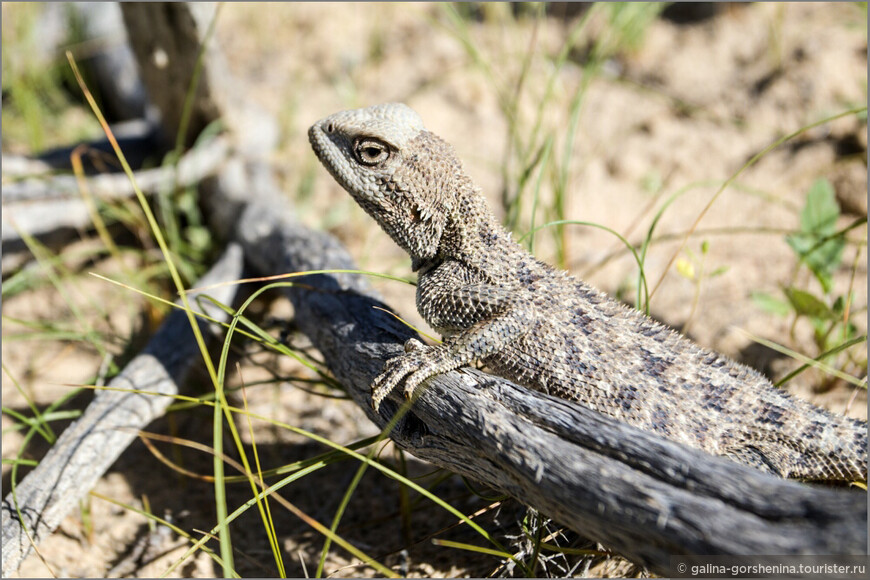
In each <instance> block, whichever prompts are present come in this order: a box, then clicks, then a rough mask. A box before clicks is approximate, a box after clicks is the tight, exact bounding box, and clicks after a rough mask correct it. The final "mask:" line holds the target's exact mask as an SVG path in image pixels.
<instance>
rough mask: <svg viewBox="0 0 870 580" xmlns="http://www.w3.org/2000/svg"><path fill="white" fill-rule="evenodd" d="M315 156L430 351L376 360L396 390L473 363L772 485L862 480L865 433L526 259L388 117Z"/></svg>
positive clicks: (430, 137) (335, 121)
mask: <svg viewBox="0 0 870 580" xmlns="http://www.w3.org/2000/svg"><path fill="white" fill-rule="evenodd" d="M309 139H310V141H311V144H312V147H313V148H314V151H315V153H316V154H317V156H318V157H319V158H320V161H321V162H322V163H323V165H324V166H325V167H326V168H327V169H328V170H329V172H330V173H331V174H332V176H333V177H334V178H335V179H336V180H337V181H338V183H340V184H341V185H342V186H343V187H344V188H345V189H346V190H347V191H348V192H349V193H350V194H351V196H353V198H354V199H355V200H356V201H357V203H359V205H360V206H362V208H363V209H364V210H365V211H366V212H367V213H368V214H369V215H371V216H372V217H373V218H374V219H375V221H377V222H378V224H379V225H380V226H381V227H382V228H383V229H384V230H385V231H386V232H387V233H388V234H389V235H390V236H391V237H392V238H393V240H395V242H396V243H397V244H399V245H400V246H401V247H402V248H403V249H404V250H405V251H407V252H408V253H409V254H410V256H411V258H412V260H413V269H414V270H415V271H417V272H418V273H419V278H418V285H417V308H418V309H419V311H420V314H421V315H422V316H423V318H424V319H425V320H426V321H427V322H428V323H429V324H430V325H431V326H432V327H433V328H434V329H435V330H436V331H438V332H439V333H441V334H442V335H443V337H444V341H443V343H442V344H440V345H437V346H422V345H419V343H418V344H417V346H416V348H413V349H411V350H410V351H409V352H406V353H405V354H403V355H401V356H398V357H396V358H393V359H391V360H389V361H387V364H386V365H385V368H384V371H383V372H382V374H381V375H380V376H378V377H377V378H376V379H375V382H374V385H373V396H372V403H373V405H374V407H375V409H377V408H378V407H379V405H380V403H381V402H382V401H383V399H384V398H385V397H386V396H387V395H388V394H389V393H390V392H391V391H392V390H393V389H394V388H396V387H397V386H399V385H400V384H403V385H404V392H405V394H406V396H410V395H412V394H413V393H414V391H415V390H416V389H417V388H418V387H419V386H420V384H421V383H423V381H425V380H426V379H428V378H430V377H432V376H434V375H437V374H439V373H443V372H446V371H449V370H452V369H456V368H458V367H460V366H463V365H467V364H470V363H472V362H475V361H482V362H483V363H484V364H485V365H486V366H487V367H488V368H489V369H491V370H492V371H493V372H494V373H496V374H498V375H500V376H502V377H505V378H507V379H510V380H512V381H514V382H517V383H519V384H522V385H525V386H527V387H530V388H533V389H536V390H539V391H542V392H544V393H547V394H550V395H553V396H556V397H561V398H564V399H568V400H571V401H576V402H577V403H579V404H582V405H585V406H587V407H589V408H591V409H594V410H596V411H599V412H601V413H604V414H606V415H610V416H612V417H615V418H616V419H619V420H622V421H625V422H627V423H629V424H631V425H634V426H636V427H640V428H642V429H646V430H649V431H653V432H656V433H658V434H660V435H662V436H664V437H667V438H669V439H672V440H674V441H678V442H680V443H683V444H686V445H689V446H691V447H695V448H698V449H701V450H704V451H707V452H708V453H712V454H715V455H723V456H727V457H730V458H732V459H734V460H737V461H740V462H742V463H745V464H748V465H752V466H754V467H757V468H759V469H763V470H765V471H768V472H772V473H776V474H779V475H781V476H783V477H793V478H800V479H810V480H825V479H837V480H852V481H866V480H867V424H866V423H865V422H862V421H858V420H855V419H850V418H847V417H844V416H841V415H837V414H834V413H831V412H828V411H826V410H824V409H821V408H819V407H815V406H813V405H812V404H810V403H808V402H806V401H804V400H801V399H797V398H795V397H792V396H790V395H789V394H787V393H785V392H783V391H781V390H779V389H777V388H776V387H774V386H773V385H772V384H771V383H770V382H769V381H768V380H767V379H766V378H764V377H763V376H762V375H761V374H759V373H758V372H756V371H754V370H752V369H750V368H749V367H746V366H743V365H740V364H737V363H735V362H733V361H731V360H729V359H727V358H725V357H724V356H722V355H719V354H717V353H714V352H711V351H709V350H706V349H704V348H701V347H700V346H698V345H696V344H695V343H693V342H692V341H690V340H688V339H687V338H685V337H683V336H681V335H679V334H678V333H676V332H674V331H672V330H670V329H669V328H667V327H665V326H663V325H662V324H660V323H658V322H655V321H653V320H652V319H650V318H649V317H647V316H645V315H644V314H643V313H641V312H639V311H637V310H634V309H631V308H629V307H626V306H624V305H623V304H621V303H619V302H617V301H615V300H613V299H612V298H610V297H608V296H607V295H605V294H603V293H602V292H599V291H598V290H596V289H594V288H592V287H591V286H589V285H587V284H586V283H584V282H582V281H580V280H577V279H575V278H573V277H571V276H570V275H568V274H567V273H566V272H562V271H559V270H556V269H554V268H553V267H551V266H549V265H547V264H544V263H543V262H540V261H538V260H537V259H535V257H534V256H532V255H531V254H529V253H528V252H527V251H526V250H524V249H523V248H522V247H521V246H520V245H518V244H517V243H515V242H514V241H513V240H512V239H511V236H510V234H509V233H508V232H506V231H505V230H504V229H503V228H502V226H501V225H500V224H499V223H498V221H497V220H496V219H495V217H494V216H493V215H492V213H491V212H490V210H489V208H488V207H487V205H486V201H485V200H484V198H483V196H482V195H481V194H480V192H479V191H478V190H477V189H476V188H475V186H474V184H473V183H472V182H471V179H470V178H469V177H468V176H467V175H466V174H465V172H464V170H463V168H462V164H461V163H460V161H459V160H458V159H457V158H456V155H455V153H454V150H453V148H452V147H451V146H450V145H449V144H447V143H446V142H444V141H443V140H442V139H440V138H439V137H437V136H436V135H434V134H432V133H430V132H429V131H427V130H426V129H425V127H424V126H423V121H422V119H421V118H420V117H419V115H417V113H415V112H414V111H413V110H411V109H410V108H408V107H407V106H405V105H402V104H387V105H380V106H376V107H370V108H367V109H358V110H353V111H343V112H340V113H336V114H335V115H332V116H329V117H327V118H325V119H323V120H321V121H318V122H317V123H315V124H314V126H312V127H311V129H310V130H309Z"/></svg>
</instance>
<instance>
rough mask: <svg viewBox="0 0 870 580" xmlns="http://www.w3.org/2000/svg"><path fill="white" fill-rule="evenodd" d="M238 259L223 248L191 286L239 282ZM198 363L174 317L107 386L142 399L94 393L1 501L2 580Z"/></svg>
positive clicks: (227, 293)
mask: <svg viewBox="0 0 870 580" xmlns="http://www.w3.org/2000/svg"><path fill="white" fill-rule="evenodd" d="M242 258H243V256H242V251H241V248H240V247H239V246H238V245H235V244H233V245H230V246H228V248H227V250H226V251H225V252H224V255H223V256H222V257H221V259H220V260H218V262H217V263H216V264H215V265H214V266H213V267H212V269H211V270H210V271H209V272H208V273H207V274H206V275H205V276H204V277H203V278H202V279H201V280H199V282H198V283H197V285H199V286H206V285H209V284H216V283H218V282H223V281H228V280H236V279H238V278H239V277H241V273H242V265H243V259H242ZM236 289H237V287H236V286H223V287H219V288H216V289H214V290H213V291H210V292H209V293H208V294H209V295H210V296H213V297H214V298H215V299H217V300H219V301H221V302H223V303H231V302H232V301H233V297H234V296H235V293H236ZM194 296H195V295H191V307H192V308H194V309H195V310H200V308H199V307H198V305H197V304H196V302H195V301H194ZM204 309H205V311H206V312H207V313H208V314H209V315H211V316H212V317H213V318H216V319H218V320H225V319H226V318H227V315H226V314H225V313H224V312H223V311H222V310H220V309H219V308H217V307H215V306H213V305H211V304H208V303H205V304H204ZM200 328H202V330H203V332H206V331H207V330H208V329H209V325H208V324H206V323H204V322H200ZM198 360H200V355H199V351H198V348H197V345H196V341H195V340H194V339H193V333H192V332H191V329H190V323H189V321H188V319H187V316H186V315H185V313H184V312H182V311H175V312H173V313H172V314H170V315H169V317H168V318H167V319H166V322H165V323H164V324H163V326H162V327H161V329H160V330H159V331H158V332H157V333H156V334H155V335H154V337H153V338H152V339H151V341H150V342H149V343H148V346H147V347H146V348H145V350H143V351H142V353H141V354H139V355H138V356H136V357H135V358H134V359H133V360H132V361H130V364H128V365H127V367H126V368H125V369H124V370H123V371H122V372H121V374H119V375H118V376H117V377H115V378H114V379H112V381H111V382H110V384H109V387H112V388H119V389H132V390H134V391H148V392H149V394H139V393H136V392H129V391H109V390H106V391H98V392H97V394H96V396H95V397H94V400H93V401H92V402H91V404H90V405H88V407H87V409H85V412H84V414H83V415H82V416H81V417H80V418H79V419H78V420H77V421H76V422H75V423H73V424H72V425H71V426H70V427H69V428H67V429H66V430H65V431H64V432H63V433H62V434H61V436H60V437H59V438H58V440H57V442H56V443H55V444H54V446H52V448H51V449H50V450H49V452H48V454H47V455H46V456H45V457H44V458H43V459H42V460H41V461H40V462H39V465H38V466H37V467H36V468H35V469H34V470H33V471H32V472H30V473H29V474H27V476H26V477H25V478H24V479H23V480H22V481H21V483H19V484H18V485H17V486H16V488H15V490H14V491H12V492H10V493H9V494H7V496H6V497H5V498H4V500H3V504H2V538H3V575H4V576H7V575H8V574H10V573H12V572H14V571H15V570H17V569H18V566H19V565H20V563H21V561H22V560H23V559H24V558H25V557H26V556H27V555H28V554H29V553H30V551H31V550H32V544H31V541H32V542H33V544H36V545H38V544H39V542H40V541H41V540H42V539H44V538H45V537H46V536H48V535H49V534H51V533H52V532H53V531H54V530H55V528H57V526H58V525H59V524H60V522H61V520H63V518H64V517H66V515H67V514H68V513H70V512H71V511H72V510H74V509H75V508H76V506H78V503H79V501H80V500H81V499H82V498H83V497H84V496H85V495H87V493H88V492H89V491H90V490H91V488H93V486H94V484H95V483H96V482H97V480H98V479H99V478H100V477H102V475H103V473H105V472H106V470H107V469H109V467H111V465H112V464H113V463H114V462H115V460H116V459H117V458H118V456H120V455H121V453H122V452H123V451H124V450H125V449H126V448H127V446H128V445H130V443H131V442H132V441H133V439H134V438H135V437H136V431H137V430H138V429H142V428H144V427H146V426H147V425H148V424H149V423H151V422H152V421H153V420H155V419H157V418H158V417H161V416H162V415H163V413H164V411H165V410H166V407H167V406H168V405H169V404H170V403H171V402H172V398H171V395H174V394H177V393H178V384H179V383H180V382H181V381H182V380H183V378H184V376H185V375H186V374H187V372H188V371H189V370H190V368H191V367H192V366H193V363H195V362H196V361H198ZM150 393H158V394H157V395H154V394H150ZM161 394H162V395H167V396H160V395H161ZM19 514H20V515H19Z"/></svg>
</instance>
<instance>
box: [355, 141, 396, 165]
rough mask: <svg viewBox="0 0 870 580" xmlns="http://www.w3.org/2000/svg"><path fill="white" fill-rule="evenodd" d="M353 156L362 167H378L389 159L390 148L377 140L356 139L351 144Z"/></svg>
mask: <svg viewBox="0 0 870 580" xmlns="http://www.w3.org/2000/svg"><path fill="white" fill-rule="evenodd" d="M353 154H354V156H355V157H356V160H357V161H358V162H359V163H362V164H363V165H368V166H372V165H378V164H379V163H383V162H384V161H386V160H387V159H388V158H389V157H390V148H389V146H388V145H387V144H386V143H384V142H383V141H378V140H377V139H357V140H356V141H355V142H354V144H353Z"/></svg>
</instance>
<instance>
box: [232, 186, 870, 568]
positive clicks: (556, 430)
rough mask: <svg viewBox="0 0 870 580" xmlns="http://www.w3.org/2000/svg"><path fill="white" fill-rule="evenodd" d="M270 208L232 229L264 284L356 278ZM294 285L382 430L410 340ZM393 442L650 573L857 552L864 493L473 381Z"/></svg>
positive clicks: (333, 363) (428, 397)
mask: <svg viewBox="0 0 870 580" xmlns="http://www.w3.org/2000/svg"><path fill="white" fill-rule="evenodd" d="M250 194H251V192H250V191H248V195H250ZM276 203H277V202H276ZM276 203H272V204H268V205H260V204H251V205H249V206H248V207H247V209H246V210H245V212H244V214H243V215H242V218H241V222H240V224H239V227H238V238H239V240H240V242H241V243H242V245H243V247H244V248H245V252H246V256H247V258H248V260H250V261H251V262H252V263H253V264H254V266H255V267H256V268H257V269H259V271H260V272H261V273H263V274H267V273H268V274H276V273H280V272H293V271H305V270H316V269H324V268H354V263H353V260H352V259H351V258H350V256H349V254H348V253H347V252H346V251H345V250H344V249H343V248H342V247H341V245H340V244H339V243H338V242H337V241H336V240H335V239H334V238H333V237H331V236H329V235H328V234H326V233H324V232H312V231H311V230H308V229H307V228H305V227H303V226H301V225H299V224H296V223H293V222H292V221H290V220H289V219H287V218H286V217H284V216H287V215H289V212H288V210H287V209H286V208H282V207H281V206H280V205H276ZM304 282H305V284H306V285H307V286H313V287H314V288H315V290H310V289H302V288H293V289H288V290H287V291H286V292H287V295H288V297H289V298H290V300H292V301H293V304H294V306H295V312H296V322H297V324H298V325H299V327H300V328H301V329H302V330H303V332H305V333H306V334H307V335H308V336H309V337H310V338H311V340H312V342H313V343H314V345H315V346H316V347H317V348H318V349H319V350H320V351H321V352H322V353H323V356H324V358H325V360H326V361H327V364H328V365H329V367H330V369H331V370H332V372H333V373H334V374H335V376H336V377H337V378H338V379H339V380H340V381H341V382H342V383H343V384H344V385H345V386H346V388H347V389H348V392H349V393H350V395H351V396H352V397H353V399H354V400H355V401H356V402H357V403H358V404H359V405H360V406H361V407H362V408H363V409H364V410H365V411H366V412H367V413H368V415H369V417H370V418H371V419H372V420H373V421H374V422H375V423H376V424H377V425H379V426H380V427H383V426H384V425H385V424H386V420H387V418H388V417H389V416H391V415H392V414H393V413H394V412H395V411H396V409H397V407H398V403H399V401H400V399H399V396H398V395H395V394H394V395H393V397H392V398H391V399H390V400H389V401H388V402H385V404H384V405H383V406H382V411H381V413H382V414H380V415H379V414H376V413H375V412H374V411H372V410H371V407H370V401H371V393H370V387H369V385H370V384H371V381H372V379H373V378H374V377H375V376H376V375H377V374H378V373H379V372H380V370H381V368H382V366H383V364H384V361H385V360H386V359H388V358H389V357H391V356H395V355H396V354H398V353H399V352H401V350H402V346H401V345H402V344H403V342H404V341H405V340H407V339H408V338H410V337H411V336H413V333H412V332H411V331H410V330H409V329H408V328H406V327H405V326H403V325H402V324H400V323H398V322H397V321H395V320H394V319H393V318H392V317H390V316H389V315H387V314H385V313H383V312H381V311H379V310H376V309H375V307H382V308H383V307H384V305H383V304H382V303H381V302H380V301H379V299H378V296H377V294H376V293H375V292H373V291H372V289H371V288H370V286H369V284H368V283H367V282H366V280H364V279H363V278H362V277H361V276H356V275H350V274H339V275H322V274H321V275H316V276H311V277H306V278H304ZM391 437H392V439H393V440H394V441H395V442H396V443H397V444H398V445H399V446H401V447H402V448H404V449H406V450H407V451H409V452H410V453H412V454H413V455H415V456H417V457H419V458H421V459H424V460H427V461H430V462H432V463H434V464H436V465H440V466H442V467H444V468H447V469H450V470H452V471H455V472H457V473H461V474H463V475H466V476H468V477H471V478H473V479H476V480H478V481H481V482H483V483H486V484H487V485H489V486H491V487H493V488H495V489H498V490H501V491H503V492H505V493H507V494H509V495H511V496H513V497H515V498H517V499H519V500H520V501H522V502H523V503H525V504H527V505H530V506H532V507H535V508H536V509H538V510H540V511H541V512H543V513H545V514H548V515H549V516H551V517H553V518H554V519H555V520H556V521H558V522H560V523H561V524H563V525H565V526H567V527H569V528H571V529H573V530H575V531H577V532H579V533H580V534H582V535H584V536H586V537H589V538H592V539H594V540H596V541H599V542H601V543H602V544H604V545H605V546H608V547H609V548H611V549H614V550H615V551H617V552H619V553H621V554H623V555H625V556H626V557H628V558H629V559H631V560H632V561H634V562H637V563H640V564H643V565H645V566H648V567H649V568H651V569H652V570H654V571H655V572H657V573H660V574H668V573H670V572H671V570H670V568H669V566H670V558H671V556H673V555H681V554H687V555H705V554H732V555H754V554H864V553H866V547H867V496H866V494H865V493H864V492H860V491H850V490H832V489H824V488H817V487H812V486H808V485H803V484H800V483H797V482H794V481H785V480H782V479H779V478H776V477H774V476H771V475H767V474H763V473H761V472H758V471H756V470H753V469H751V468H748V467H745V466H743V465H739V464H737V463H734V462H732V461H729V460H727V459H724V458H718V457H714V456H711V455H708V454H705V453H702V452H700V451H697V450H694V449H690V448H688V447H684V446H681V445H679V444H677V443H674V442H671V441H668V440H666V439H664V438H661V437H659V436H657V435H654V434H652V433H648V432H645V431H641V430H639V429H636V428H633V427H631V426H629V425H626V424H623V423H620V422H618V421H616V420H613V419H611V418H609V417H605V416H603V415H600V414H598V413H596V412H594V411H591V410H589V409H586V408H584V407H581V406H579V405H576V404H573V403H571V402H568V401H564V400H561V399H558V398H554V397H550V396H547V395H544V394H541V393H538V392H534V391H531V390H529V389H525V388H522V387H519V386H517V385H515V384H513V383H511V382H509V381H506V380H503V379H500V378H497V377H493V376H490V375H487V374H485V373H483V372H480V371H477V370H474V369H461V370H459V371H454V372H450V373H446V374H444V375H441V376H438V377H435V378H433V379H431V380H430V381H429V384H428V388H427V389H426V391H425V392H424V393H423V395H422V396H421V397H420V398H419V399H418V400H417V402H416V403H415V404H414V407H413V408H412V410H411V412H410V413H409V414H408V415H407V416H405V418H404V419H403V420H402V421H401V422H400V423H399V425H398V427H397V428H396V429H395V430H394V432H393V433H392V435H391Z"/></svg>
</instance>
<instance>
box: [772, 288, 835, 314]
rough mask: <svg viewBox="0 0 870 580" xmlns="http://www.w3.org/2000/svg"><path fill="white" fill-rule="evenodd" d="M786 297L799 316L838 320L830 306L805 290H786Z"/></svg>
mask: <svg viewBox="0 0 870 580" xmlns="http://www.w3.org/2000/svg"><path fill="white" fill-rule="evenodd" d="M785 295H786V297H788V301H789V302H790V303H791V305H792V306H793V307H794V309H795V311H796V312H797V313H798V314H803V315H805V316H809V317H810V318H815V319H819V320H829V319H832V318H836V315H835V314H834V313H833V312H832V311H831V309H830V308H828V305H827V304H825V303H824V302H822V301H821V300H819V299H818V298H816V297H815V296H813V295H812V294H810V293H809V292H806V291H804V290H799V289H797V288H786V289H785Z"/></svg>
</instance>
